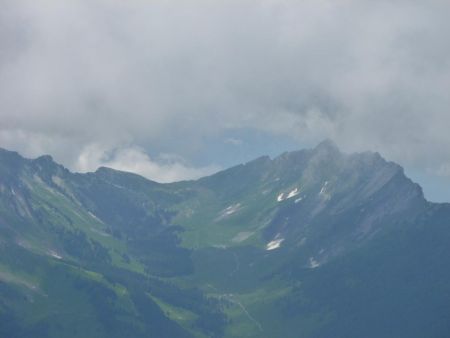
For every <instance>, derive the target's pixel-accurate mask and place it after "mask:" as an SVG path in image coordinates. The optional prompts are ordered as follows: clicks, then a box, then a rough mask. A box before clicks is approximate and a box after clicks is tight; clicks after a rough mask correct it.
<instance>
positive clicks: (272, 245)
mask: <svg viewBox="0 0 450 338" xmlns="http://www.w3.org/2000/svg"><path fill="white" fill-rule="evenodd" d="M283 241H284V238H278V239H274V240H273V241H270V242H269V243H267V245H266V250H268V251H270V250H275V249H278V248H279V247H280V246H281V243H283Z"/></svg>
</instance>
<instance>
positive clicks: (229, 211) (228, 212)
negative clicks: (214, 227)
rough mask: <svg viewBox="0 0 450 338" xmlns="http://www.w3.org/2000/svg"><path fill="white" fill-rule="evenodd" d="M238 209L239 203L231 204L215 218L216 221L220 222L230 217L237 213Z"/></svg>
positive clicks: (239, 207)
mask: <svg viewBox="0 0 450 338" xmlns="http://www.w3.org/2000/svg"><path fill="white" fill-rule="evenodd" d="M240 209H241V203H236V204H232V205H230V206H229V207H227V208H225V209H224V210H222V211H221V212H220V213H219V216H218V217H217V218H216V221H220V220H221V219H223V218H226V217H228V216H231V215H233V214H235V213H236V212H237V211H239V210H240Z"/></svg>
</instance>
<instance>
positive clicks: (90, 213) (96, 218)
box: [88, 211, 104, 224]
mask: <svg viewBox="0 0 450 338" xmlns="http://www.w3.org/2000/svg"><path fill="white" fill-rule="evenodd" d="M88 214H89V216H91V217H92V218H93V219H95V220H96V221H98V222H100V223H102V224H104V223H103V221H102V220H101V219H100V218H98V217H97V216H95V215H94V214H93V213H92V212H90V211H88Z"/></svg>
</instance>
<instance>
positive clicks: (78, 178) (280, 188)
mask: <svg viewBox="0 0 450 338" xmlns="http://www.w3.org/2000/svg"><path fill="white" fill-rule="evenodd" d="M449 222H450V207H449V205H447V204H436V203H432V202H428V201H426V199H425V197H424V196H423V192H422V189H421V188H420V186H419V185H418V184H416V183H414V182H412V181H411V180H410V179H409V178H407V177H406V175H405V173H404V171H403V169H402V168H401V167H400V166H399V165H397V164H395V163H393V162H388V161H386V160H384V159H383V158H382V157H381V156H380V155H379V154H378V153H373V152H364V153H358V154H345V153H342V152H340V150H339V149H338V148H337V146H336V145H335V144H333V143H332V142H330V141H325V142H322V143H321V144H319V145H318V146H317V147H315V148H313V149H307V150H299V151H295V152H288V153H283V154H281V155H279V156H277V157H275V158H273V159H271V158H269V157H267V156H263V157H259V158H257V159H255V160H253V161H249V162H247V163H245V164H240V165H237V166H234V167H231V168H229V169H226V170H223V171H221V172H218V173H216V174H213V175H210V176H207V177H203V178H200V179H198V180H191V181H180V182H174V183H164V184H163V183H158V182H154V181H151V180H148V179H146V178H144V177H142V176H139V175H137V174H133V173H127V172H122V171H118V170H114V169H110V168H99V169H97V170H96V171H95V172H91V173H84V174H80V173H72V172H70V171H69V170H68V169H66V168H64V167H63V166H61V165H59V164H57V163H56V162H55V161H54V160H53V159H52V158H51V156H41V157H38V158H37V159H25V158H23V157H21V156H20V155H19V154H18V153H15V152H9V151H6V150H0V251H1V255H0V324H1V325H0V327H2V325H5V326H4V327H11V325H12V324H11V325H10V324H8V325H9V326H8V325H7V323H14V325H13V326H14V328H10V329H4V332H2V331H1V329H0V333H1V334H0V336H2V335H7V336H13V335H11V333H14V332H18V333H16V336H17V337H26V336H27V335H28V336H29V335H30V334H32V335H33V336H35V337H40V336H42V337H55V338H56V337H58V338H61V337H64V338H65V337H79V336H80V335H81V336H83V337H91V336H92V337H121V335H123V334H128V335H129V334H132V335H133V336H135V337H148V336H152V334H153V335H154V334H155V332H158V336H159V337H168V338H169V337H170V338H173V337H185V336H186V337H188V336H193V337H226V338H228V337H261V336H262V335H263V336H266V337H279V336H285V337H298V335H299V334H300V335H301V336H304V337H329V336H330V334H331V332H333V336H335V337H340V336H341V337H349V336H350V337H351V336H361V335H362V336H366V337H371V335H372V336H373V337H379V336H389V334H388V332H386V331H383V329H382V328H380V321H379V320H381V321H382V322H383V323H384V324H386V325H387V324H388V323H389V325H391V326H392V325H393V324H392V323H391V322H390V321H389V320H388V319H387V318H385V319H379V318H378V319H377V318H376V317H377V316H373V312H371V311H375V309H378V307H379V305H376V304H378V303H377V301H375V299H372V298H370V297H369V299H370V302H369V303H367V302H366V299H368V298H367V297H368V296H366V295H365V293H369V294H370V292H371V291H370V290H371V288H374V290H377V291H376V293H375V294H376V295H378V297H379V301H378V302H381V303H382V304H384V306H385V308H386V309H388V310H389V309H394V308H396V306H397V305H396V303H395V302H396V301H397V303H398V302H400V304H404V305H405V306H410V308H409V310H408V311H409V313H410V315H408V316H406V317H405V318H404V319H403V320H399V323H398V325H397V326H395V328H396V329H395V330H394V331H395V335H394V336H395V337H402V336H404V337H407V336H408V337H414V336H416V337H421V335H422V336H423V333H424V332H426V330H425V329H427V330H430V327H431V326H432V325H435V326H436V327H438V328H440V330H441V331H439V330H438V331H436V332H437V333H439V332H444V329H445V328H446V326H445V325H444V324H443V322H442V320H440V319H439V318H443V317H439V318H435V317H430V316H427V315H425V314H424V313H423V310H421V308H420V306H419V305H423V307H424V308H426V309H427V311H431V309H432V308H433V304H434V303H433V302H435V303H436V300H435V296H434V295H435V294H434V293H433V294H429V293H427V290H426V288H424V287H423V283H428V284H426V285H428V286H429V287H432V285H438V287H437V289H436V290H440V291H439V292H440V293H441V294H445V292H447V291H449V293H448V294H450V290H447V286H446V285H447V284H446V283H444V281H445V280H446V279H447V278H449V277H450V276H447V275H446V273H442V272H441V270H439V269H438V268H437V266H438V265H436V263H431V265H430V268H428V269H429V270H430V271H429V272H428V277H429V278H431V279H430V281H429V282H426V281H423V280H422V279H421V278H419V277H416V278H415V279H413V280H412V281H410V282H409V285H410V286H409V289H407V291H405V292H404V291H403V289H402V287H401V283H400V282H399V281H403V280H404V278H406V277H405V276H408V274H409V275H411V276H420V269H423V268H422V264H424V263H423V262H431V261H432V260H431V259H432V257H439V255H442V253H443V252H444V253H447V251H448V249H447V245H446V243H447V240H450V229H448V228H449V227H448V225H449V224H450V223H449ZM397 247H398V248H397ZM401 248H403V251H402V249H401ZM387 253H392V255H394V256H393V257H390V256H388V255H387ZM448 254H449V255H450V252H449V253H448ZM420 255H421V256H420ZM444 257H445V254H444ZM444 262H445V261H444ZM364 264H367V265H368V266H374V267H376V268H374V270H373V272H371V271H372V270H367V269H366V267H365V266H364ZM374 264H375V265H374ZM442 264H444V263H442ZM434 266H436V267H434ZM338 267H339V268H338ZM377 271H385V272H386V274H385V275H384V276H383V277H382V278H381V281H383V280H384V281H385V282H379V281H380V279H379V278H380V276H379V275H376V274H377V273H381V272H377ZM344 272H345V273H344ZM53 279H55V280H53ZM328 280H335V281H336V283H337V284H336V287H334V286H331V285H328V284H327V281H328ZM55 283H57V284H58V283H59V284H60V285H59V286H58V287H57V285H56V284H55ZM380 283H381V284H380ZM317 285H327V286H326V287H327V290H328V291H327V292H326V293H327V294H328V298H326V299H325V298H323V297H321V296H320V291H319V290H318V289H317V287H316V286H317ZM380 285H385V287H386V289H387V290H393V291H391V292H394V291H395V292H397V293H398V295H399V296H398V297H399V298H398V299H397V300H396V298H395V297H394V298H392V297H388V296H387V295H386V294H385V292H384V289H383V288H381V287H380ZM33 287H34V288H35V289H33ZM33 290H39V291H38V292H35V291H33ZM58 290H60V291H58ZM94 290H96V291H95V293H99V294H101V295H103V296H101V297H96V296H95V293H93V292H94ZM435 292H437V291H435ZM43 294H46V295H47V296H46V297H44V296H42V295H43ZM339 294H343V295H346V297H343V296H342V297H341V296H339ZM414 294H415V295H416V296H417V295H420V297H422V299H423V302H422V304H415V303H414V304H411V303H410V301H409V300H408V297H410V296H412V295H414ZM17 295H19V298H20V297H24V298H23V299H24V300H23V301H20V302H19V301H17ZM348 297H350V298H351V299H354V301H352V302H351V303H348ZM15 299H16V300H15ZM72 303H73V304H72ZM438 303H439V304H441V305H440V306H441V307H444V308H446V307H447V305H448V304H450V300H449V302H448V303H447V298H446V297H445V296H444V297H443V299H442V300H440V301H439V302H438ZM33 304H34V305H33ZM74 304H77V305H74ZM74 306H78V307H79V309H80V310H81V311H84V312H89V313H93V314H95V315H94V316H93V317H92V318H91V317H90V318H78V317H76V316H75V317H68V319H66V320H64V321H60V322H58V321H55V320H54V318H53V317H52V316H53V315H52V313H53V312H54V311H62V312H63V313H66V311H67V309H70V308H73V307H74ZM29 308H34V309H38V308H41V309H42V308H44V309H47V310H45V311H43V312H42V311H41V312H42V314H41V315H40V316H37V317H36V315H34V314H33V313H30V312H29V310H28V309H29ZM52 311H53V312H52ZM330 311H331V312H330ZM377 311H379V310H377ZM375 313H376V312H375ZM371 314H372V315H371ZM442 315H443V316H444V314H443V313H442ZM420 316H422V317H423V319H420ZM444 317H445V316H444ZM143 318H146V322H147V324H144V323H143V322H142V320H143ZM352 318H359V320H360V321H361V323H365V327H366V328H369V330H371V331H367V332H365V331H364V327H363V326H360V325H351V322H350V321H351V319H352ZM411 318H414V319H415V320H416V323H415V324H414V325H413V324H408V325H409V326H411V325H413V326H414V329H415V330H404V332H403V331H402V329H401V328H402V325H403V326H404V325H406V323H407V322H408V323H409V322H410V321H411ZM337 321H340V322H337ZM277 323H282V324H277ZM384 324H383V325H384ZM334 327H338V328H339V330H338V331H336V330H334V329H333V328H334ZM424 330H425V331H424ZM152 332H153V333H152ZM377 334H378V336H377Z"/></svg>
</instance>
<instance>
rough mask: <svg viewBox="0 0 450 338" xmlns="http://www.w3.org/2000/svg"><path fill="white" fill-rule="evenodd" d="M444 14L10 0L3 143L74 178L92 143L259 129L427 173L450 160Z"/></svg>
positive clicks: (388, 6) (394, 5)
mask: <svg viewBox="0 0 450 338" xmlns="http://www.w3.org/2000/svg"><path fill="white" fill-rule="evenodd" d="M449 10H450V3H449V2H448V1H431V2H423V1H414V0H413V1H406V0H400V1H384V0H382V1H375V2H374V1H369V0H345V1H327V0H322V1H317V0H305V1H290V0H283V1H279V0H277V1H275V0H259V1H258V0H257V1H246V0H242V1H221V0H218V1H213V2H204V1H200V0H198V1H193V0H188V1H185V2H183V3H180V2H177V1H162V0H161V1H150V2H149V1H147V2H143V1H138V0H131V1H118V0H108V1H106V0H65V1H58V2H50V1H46V2H45V5H43V4H42V3H41V2H36V1H31V0H21V1H15V0H5V1H4V2H3V3H2V11H1V13H0V26H1V27H2V28H1V30H0V51H1V52H0V146H3V147H8V148H12V149H20V150H23V151H24V152H25V153H26V154H37V153H41V152H42V153H52V154H53V155H54V157H55V158H56V159H57V160H59V161H61V162H63V163H64V164H65V165H67V166H68V167H70V168H75V169H76V168H77V166H78V165H79V161H80V158H81V157H82V156H84V154H83V153H82V149H87V148H88V147H90V146H91V145H92V144H102V145H105V147H106V148H107V149H116V148H117V149H120V148H124V147H126V146H125V145H135V146H136V145H137V146H141V147H144V148H145V149H146V150H147V151H149V152H150V153H152V154H159V153H160V152H170V153H176V154H181V155H182V156H183V157H187V158H189V156H190V154H196V153H197V150H198V149H199V148H202V147H208V146H209V145H208V144H207V142H206V143H205V140H207V139H208V137H209V136H210V135H215V134H218V133H220V132H221V131H223V130H230V129H234V128H254V129H257V130H263V131H267V132H269V133H272V134H283V135H290V136H291V137H293V138H294V139H297V140H299V141H300V142H299V143H313V142H316V141H319V140H320V139H323V138H325V137H329V138H332V139H334V140H335V141H336V142H337V143H338V144H339V145H341V146H342V147H344V148H345V149H347V150H363V149H364V150H365V149H373V150H378V151H380V152H382V153H383V154H385V155H386V156H388V157H389V158H391V159H393V160H397V161H399V162H401V163H402V164H406V165H410V166H416V167H419V168H428V167H429V168H431V169H432V170H435V171H436V170H438V169H439V168H440V167H441V166H442V165H444V164H445V162H446V159H448V158H450V147H449V146H448V145H449V144H450V133H449V132H448V125H449V124H450V114H449V109H450V98H449V95H448V88H449V87H450V62H449V61H448V60H449V59H450V39H449V38H448V35H449V33H448V32H449V31H450V22H449V20H448V18H447V13H448V12H449ZM132 147H133V146H132ZM260 153H264V149H261V150H260ZM136 160H138V156H136ZM150 162H152V161H150ZM138 169H139V170H143V169H142V168H141V167H139V168H138ZM145 170H147V171H151V169H150V166H148V167H147V169H145ZM179 170H181V169H179Z"/></svg>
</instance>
